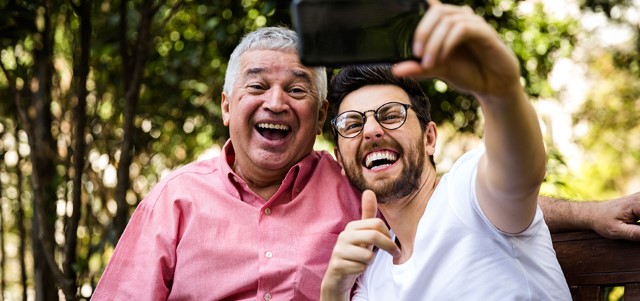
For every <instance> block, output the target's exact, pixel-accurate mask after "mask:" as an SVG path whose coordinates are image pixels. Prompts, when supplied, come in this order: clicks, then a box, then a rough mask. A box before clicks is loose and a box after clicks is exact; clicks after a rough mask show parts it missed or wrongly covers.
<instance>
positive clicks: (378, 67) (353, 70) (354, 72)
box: [327, 64, 435, 166]
mask: <svg viewBox="0 0 640 301" xmlns="http://www.w3.org/2000/svg"><path fill="white" fill-rule="evenodd" d="M370 85H394V86H398V87H400V88H401V89H403V90H404V91H405V92H406V93H407V95H409V100H410V101H411V106H412V107H413V109H414V110H415V111H416V112H417V113H418V115H419V116H421V117H422V118H418V120H419V121H420V128H421V129H422V131H423V132H424V131H425V129H426V128H427V123H428V122H429V121H431V103H430V102H429V98H428V97H427V95H426V94H425V93H424V90H423V89H422V87H421V86H420V83H418V81H416V80H415V79H414V78H411V77H398V76H395V75H394V74H393V73H392V72H391V65H389V64H370V65H349V66H345V67H343V68H342V69H340V71H339V72H338V74H336V75H335V76H334V77H333V79H332V80H331V84H329V93H328V94H327V99H328V100H329V112H330V119H333V118H336V116H338V112H339V109H340V104H341V103H342V101H343V100H344V98H345V97H346V96H347V95H348V94H349V93H351V92H353V91H355V90H358V89H360V88H362V87H364V86H370ZM332 131H333V142H334V143H335V144H336V145H338V135H337V134H336V133H335V130H334V129H333V128H332ZM430 160H431V163H432V164H434V166H435V163H434V160H433V156H430Z"/></svg>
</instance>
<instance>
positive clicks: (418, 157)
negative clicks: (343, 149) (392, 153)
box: [345, 141, 425, 204]
mask: <svg viewBox="0 0 640 301" xmlns="http://www.w3.org/2000/svg"><path fill="white" fill-rule="evenodd" d="M396 149H397V148H396ZM361 157H362V156H361V155H360V154H359V155H358V158H361ZM424 160H425V150H424V144H423V143H422V141H418V143H416V144H415V145H414V146H413V147H411V150H410V151H409V152H404V155H403V156H402V162H403V166H404V167H403V170H402V173H401V175H400V176H399V177H398V178H396V179H385V182H386V183H385V185H383V187H379V186H376V187H371V185H367V181H366V180H365V178H364V176H363V174H362V166H361V165H360V164H358V162H360V161H359V160H356V161H351V162H352V164H351V165H346V164H345V172H346V174H347V176H348V177H349V181H350V182H351V184H353V186H355V187H356V188H358V189H359V190H360V191H364V190H366V189H371V190H372V191H373V192H374V193H375V194H376V197H377V199H378V203H380V204H384V203H389V202H393V201H395V200H398V199H400V198H403V197H406V196H408V195H409V194H411V193H412V192H414V191H416V190H418V188H420V178H421V176H422V169H423V167H424Z"/></svg>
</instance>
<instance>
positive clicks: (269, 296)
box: [264, 293, 271, 301]
mask: <svg viewBox="0 0 640 301" xmlns="http://www.w3.org/2000/svg"><path fill="white" fill-rule="evenodd" d="M264 299H265V300H267V301H269V300H271V294H269V293H266V294H264Z"/></svg>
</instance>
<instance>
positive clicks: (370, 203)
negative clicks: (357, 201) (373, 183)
mask: <svg viewBox="0 0 640 301" xmlns="http://www.w3.org/2000/svg"><path fill="white" fill-rule="evenodd" d="M377 214H378V200H377V198H376V194H375V193H373V191H371V190H365V191H364V192H363V193H362V219H367V218H374V217H376V215H377Z"/></svg>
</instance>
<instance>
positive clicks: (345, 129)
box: [331, 102, 422, 138]
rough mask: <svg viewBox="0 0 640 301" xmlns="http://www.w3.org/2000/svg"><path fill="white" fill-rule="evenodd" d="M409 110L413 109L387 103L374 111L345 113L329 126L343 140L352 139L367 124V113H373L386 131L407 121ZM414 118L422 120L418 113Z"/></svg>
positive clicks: (333, 120) (401, 104)
mask: <svg viewBox="0 0 640 301" xmlns="http://www.w3.org/2000/svg"><path fill="white" fill-rule="evenodd" d="M410 108H411V109H413V107H412V106H411V105H410V104H406V103H399V102H388V103H385V104H383V105H381V106H380V107H379V108H377V109H376V110H375V111H374V110H367V111H364V112H358V111H346V112H342V113H341V114H340V115H338V116H337V117H336V118H334V119H332V120H331V126H332V127H333V129H334V130H335V131H336V132H338V134H339V135H340V136H342V137H344V138H354V137H355V136H358V135H359V134H360V133H361V132H362V129H363V128H364V124H365V123H367V115H366V114H367V113H368V112H373V117H374V118H375V119H376V121H377V122H378V124H380V126H382V127H383V128H385V129H387V130H395V129H397V128H399V127H401V126H402V125H403V124H404V122H405V121H407V112H408V110H409V109H410ZM414 112H415V109H414ZM416 116H418V118H422V116H420V114H418V112H416Z"/></svg>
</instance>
